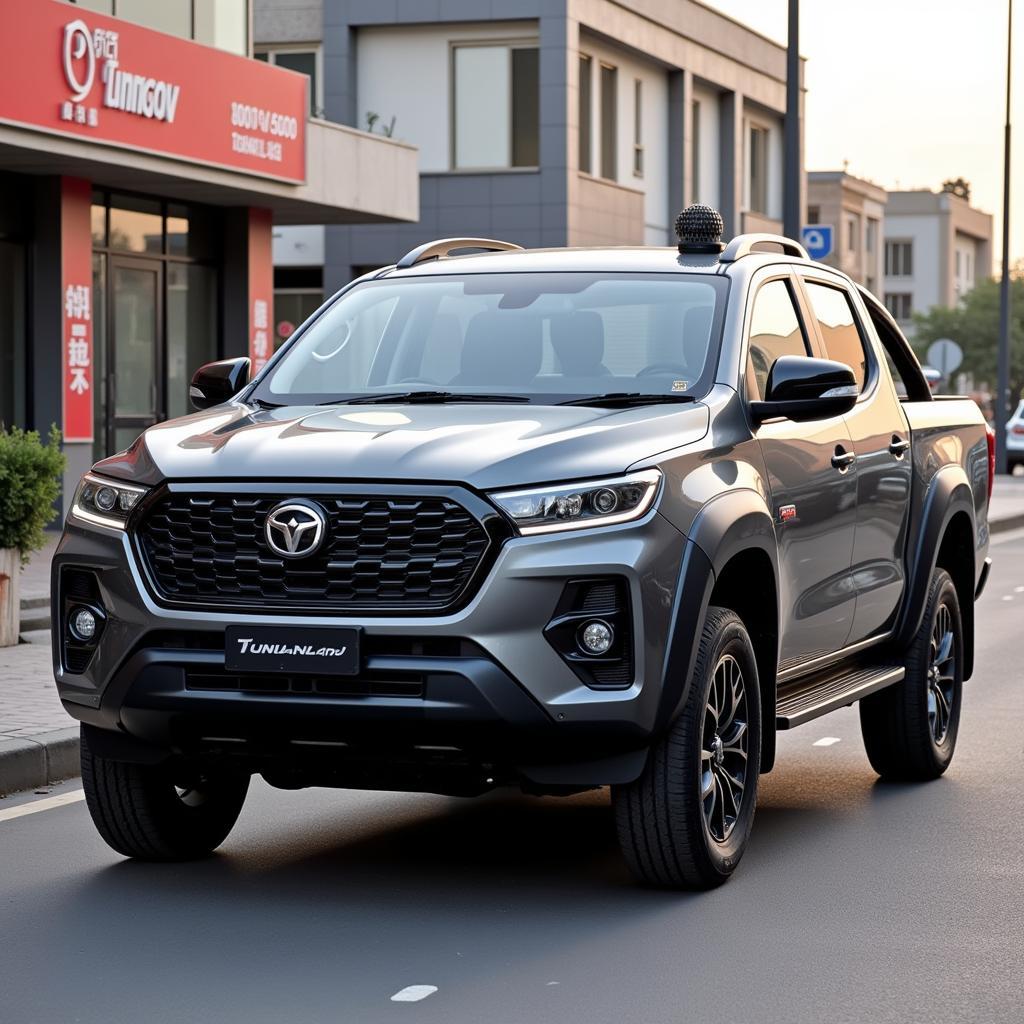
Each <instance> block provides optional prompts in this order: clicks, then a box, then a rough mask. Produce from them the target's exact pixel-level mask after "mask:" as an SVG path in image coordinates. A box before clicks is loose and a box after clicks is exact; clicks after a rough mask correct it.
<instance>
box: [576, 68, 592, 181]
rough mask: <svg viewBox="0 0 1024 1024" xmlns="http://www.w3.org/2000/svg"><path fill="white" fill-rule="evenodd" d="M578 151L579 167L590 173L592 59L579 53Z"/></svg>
mask: <svg viewBox="0 0 1024 1024" xmlns="http://www.w3.org/2000/svg"><path fill="white" fill-rule="evenodd" d="M579 122H580V152H579V169H580V170H581V171H583V172H584V173H586V174H590V173H591V171H592V170H593V169H594V164H593V144H594V140H593V122H594V61H593V60H592V59H591V58H590V57H589V56H587V54H585V53H581V54H580V109H579Z"/></svg>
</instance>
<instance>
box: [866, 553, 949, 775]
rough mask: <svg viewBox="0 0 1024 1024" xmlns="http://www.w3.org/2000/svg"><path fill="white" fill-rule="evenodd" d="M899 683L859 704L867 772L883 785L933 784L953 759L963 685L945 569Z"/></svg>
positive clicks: (935, 580) (937, 576) (936, 576)
mask: <svg viewBox="0 0 1024 1024" xmlns="http://www.w3.org/2000/svg"><path fill="white" fill-rule="evenodd" d="M905 664H906V675H905V676H904V677H903V682H902V683H898V684H897V685H896V686H890V687H888V688H887V689H885V690H880V691H879V692H878V693H875V694H872V695H871V696H870V697H867V698H865V699H864V700H862V701H861V702H860V727H861V733H862V734H863V736H864V747H865V749H866V750H867V754H868V760H869V761H870V762H871V767H872V768H874V769H875V771H876V772H878V774H879V775H880V776H881V777H882V778H883V779H891V780H907V781H923V780H926V779H937V778H938V777H939V776H940V775H941V774H942V773H943V772H944V771H945V770H946V769H947V768H948V767H949V762H950V761H951V760H952V759H953V750H954V749H955V748H956V737H957V732H958V730H959V728H960V702H961V695H962V691H963V681H964V655H963V626H962V624H961V619H960V602H959V600H958V599H957V593H956V587H955V586H954V584H953V580H952V577H951V576H950V575H949V573H948V572H946V570H945V569H936V570H935V571H934V572H933V573H932V579H931V584H930V586H929V589H928V602H927V604H926V606H925V612H924V617H923V618H922V620H921V626H920V628H919V629H918V631H917V636H916V637H915V638H914V640H913V642H912V643H911V645H910V647H909V648H908V649H907V651H906V654H905Z"/></svg>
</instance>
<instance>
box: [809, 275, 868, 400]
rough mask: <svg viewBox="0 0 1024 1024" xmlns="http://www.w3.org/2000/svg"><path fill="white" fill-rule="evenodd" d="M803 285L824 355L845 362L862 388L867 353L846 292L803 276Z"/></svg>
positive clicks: (864, 378)
mask: <svg viewBox="0 0 1024 1024" xmlns="http://www.w3.org/2000/svg"><path fill="white" fill-rule="evenodd" d="M804 288H805V289H806V290H807V298H808V300H809V301H810V303H811V310H812V311H813V313H814V316H815V318H816V319H817V321H818V330H819V332H820V334H821V341H822V344H823V345H824V348H825V356H826V358H828V359H834V360H835V361H836V362H837V363H845V364H846V365H847V366H849V367H850V369H851V370H853V374H854V376H855V377H856V378H857V386H858V387H859V388H860V389H861V391H863V390H864V385H865V384H866V383H867V379H868V362H867V360H868V357H867V352H866V351H865V349H864V339H863V338H862V337H861V333H860V329H859V328H858V327H857V320H856V318H855V317H854V313H853V307H852V306H851V305H850V298H849V296H848V295H847V294H846V292H845V291H843V290H842V289H841V288H831V287H829V285H826V284H819V283H818V282H817V281H808V280H806V279H804Z"/></svg>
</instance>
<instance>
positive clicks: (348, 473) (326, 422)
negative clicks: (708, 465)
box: [96, 404, 708, 490]
mask: <svg viewBox="0 0 1024 1024" xmlns="http://www.w3.org/2000/svg"><path fill="white" fill-rule="evenodd" d="M707 429H708V410H707V407H706V406H704V405H701V404H694V405H683V406H680V405H662V406H643V407H639V408H633V409H599V408H594V407H588V406H561V407H559V406H544V405H522V406H518V405H497V404H496V405H468V404H467V405H459V404H450V405H415V404H410V405H401V404H396V405H386V406H356V405H347V406H346V405H338V406H331V407H328V408H321V407H305V406H303V407H298V406H291V407H283V408H280V409H257V408H254V407H252V406H248V405H242V404H229V405H223V406H218V407H217V408H215V409H210V410H207V411H205V412H202V413H194V414H193V415H191V416H184V417H182V418H181V419H177V420H170V421H168V422H167V423H161V424H159V425H157V426H154V427H150V428H149V429H148V430H147V431H146V432H145V433H144V434H142V436H141V437H139V438H138V440H137V441H135V443H134V444H133V445H132V446H131V448H129V449H128V451H127V452H124V453H122V454H121V455H115V456H113V457H112V458H109V459H105V460H104V461H103V462H100V463H98V464H97V466H96V469H97V471H98V472H101V473H106V474H108V475H110V476H115V477H119V478H121V479H125V480H131V481H134V482H136V483H139V484H156V483H160V482H161V481H163V480H166V479H178V480H239V479H246V480H274V479H277V480H285V479H287V480H301V479H307V480H341V481H348V480H375V481H380V480H395V481H403V482H405V481H422V482H442V481H443V482H459V483H465V484H468V485H469V486H471V487H475V488H478V489H480V490H489V489H492V488H495V487H514V486H519V485H527V484H534V483H548V482H554V481H558V480H581V479H585V478H586V477H591V476H595V477H596V476H607V475H611V474H615V473H621V472H623V471H625V470H626V469H627V468H628V467H629V466H631V465H633V464H634V463H636V462H639V461H640V460H642V459H647V458H650V457H652V456H654V455H657V454H658V453H660V452H663V451H667V450H668V449H671V448H678V447H680V446H682V445H685V444H692V443H693V442H695V441H699V440H700V439H701V438H702V437H703V436H704V435H705V434H706V433H707Z"/></svg>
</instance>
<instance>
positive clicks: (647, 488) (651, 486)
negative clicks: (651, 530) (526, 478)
mask: <svg viewBox="0 0 1024 1024" xmlns="http://www.w3.org/2000/svg"><path fill="white" fill-rule="evenodd" d="M660 483H661V473H660V472H659V471H658V470H656V469H645V470H643V471H642V472H640V473H630V474H629V476H620V477H618V478H616V479H614V480H589V481H587V482H586V483H579V484H561V485H558V484H556V485H553V486H550V487H531V488H530V489H529V490H523V491H500V492H498V493H497V494H492V495H491V498H492V499H493V500H494V501H495V502H496V503H497V504H498V506H499V507H500V508H501V509H502V510H503V511H504V512H505V513H506V514H507V515H509V516H510V517H511V518H512V520H513V521H514V522H515V524H516V526H517V527H518V528H519V532H520V533H522V534H531V533H552V532H554V531H555V530H583V529H586V528H587V527H591V526H611V525H613V524H614V523H626V522H629V521H630V520H631V519H639V518H640V517H641V516H642V515H643V514H644V513H645V512H646V511H647V510H648V509H649V508H650V507H651V503H652V502H653V501H654V496H655V495H656V494H657V493H658V485H659V484H660Z"/></svg>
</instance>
